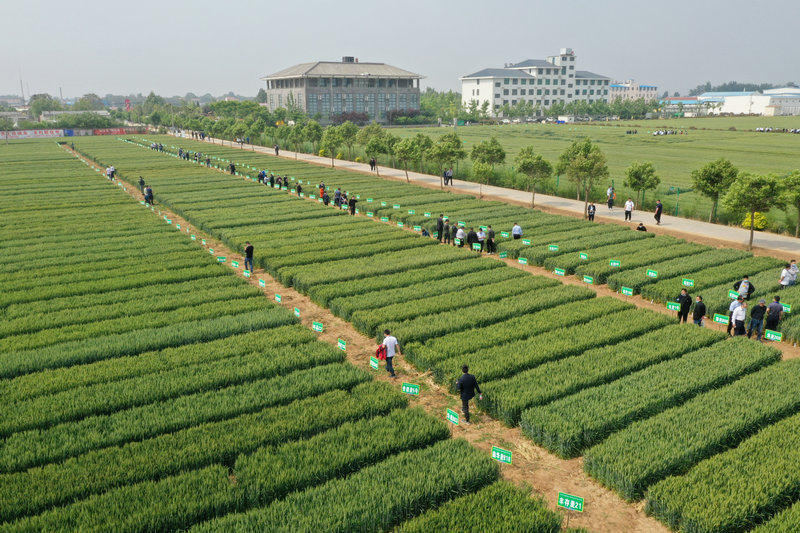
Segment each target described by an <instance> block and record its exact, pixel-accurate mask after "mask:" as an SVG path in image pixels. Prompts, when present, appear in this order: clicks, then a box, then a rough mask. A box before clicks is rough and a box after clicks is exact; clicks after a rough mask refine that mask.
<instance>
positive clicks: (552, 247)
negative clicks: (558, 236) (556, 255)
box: [523, 239, 558, 252]
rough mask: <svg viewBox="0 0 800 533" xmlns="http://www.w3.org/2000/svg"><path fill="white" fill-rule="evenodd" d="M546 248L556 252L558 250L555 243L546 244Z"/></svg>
mask: <svg viewBox="0 0 800 533" xmlns="http://www.w3.org/2000/svg"><path fill="white" fill-rule="evenodd" d="M523 242H524V239H523ZM547 250H548V251H550V252H557V251H558V245H557V244H548V245H547Z"/></svg>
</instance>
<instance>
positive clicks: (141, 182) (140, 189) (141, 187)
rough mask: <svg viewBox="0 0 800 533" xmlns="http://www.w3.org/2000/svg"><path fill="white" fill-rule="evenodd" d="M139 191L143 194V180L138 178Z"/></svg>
mask: <svg viewBox="0 0 800 533" xmlns="http://www.w3.org/2000/svg"><path fill="white" fill-rule="evenodd" d="M139 191H141V193H142V194H144V178H143V177H141V176H139Z"/></svg>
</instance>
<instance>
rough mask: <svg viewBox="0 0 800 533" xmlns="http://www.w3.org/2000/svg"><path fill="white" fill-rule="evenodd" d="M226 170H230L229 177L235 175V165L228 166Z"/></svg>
mask: <svg viewBox="0 0 800 533" xmlns="http://www.w3.org/2000/svg"><path fill="white" fill-rule="evenodd" d="M228 170H230V172H231V176H233V175H234V174H236V165H235V164H233V163H231V164H230V165H228Z"/></svg>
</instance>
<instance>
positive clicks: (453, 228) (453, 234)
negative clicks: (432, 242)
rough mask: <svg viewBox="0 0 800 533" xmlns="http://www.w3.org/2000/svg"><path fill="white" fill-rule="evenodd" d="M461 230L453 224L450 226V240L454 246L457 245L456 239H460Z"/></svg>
mask: <svg viewBox="0 0 800 533" xmlns="http://www.w3.org/2000/svg"><path fill="white" fill-rule="evenodd" d="M460 229H461V228H459V227H458V224H451V225H450V240H451V241H453V246H455V245H456V239H457V238H458V232H459V230H460Z"/></svg>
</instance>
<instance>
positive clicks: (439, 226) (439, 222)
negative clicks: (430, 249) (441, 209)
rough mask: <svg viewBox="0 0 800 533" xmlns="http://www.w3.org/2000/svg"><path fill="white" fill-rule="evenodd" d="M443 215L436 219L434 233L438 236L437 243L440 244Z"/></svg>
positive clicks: (442, 230)
mask: <svg viewBox="0 0 800 533" xmlns="http://www.w3.org/2000/svg"><path fill="white" fill-rule="evenodd" d="M443 217H444V215H439V218H437V219H436V233H437V234H438V235H439V242H442V237H443V235H442V233H444V218H443Z"/></svg>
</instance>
